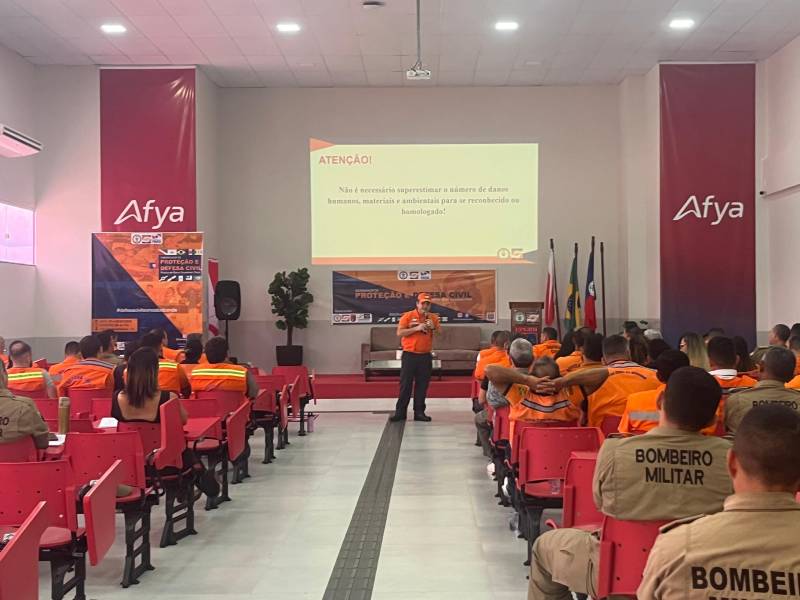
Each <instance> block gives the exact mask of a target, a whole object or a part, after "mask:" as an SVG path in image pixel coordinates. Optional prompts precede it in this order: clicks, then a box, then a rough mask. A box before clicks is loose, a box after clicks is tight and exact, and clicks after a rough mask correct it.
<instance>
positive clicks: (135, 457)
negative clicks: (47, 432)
mask: <svg viewBox="0 0 800 600" xmlns="http://www.w3.org/2000/svg"><path fill="white" fill-rule="evenodd" d="M64 458H66V459H67V460H69V462H70V464H71V465H72V472H73V473H74V475H75V481H76V482H77V483H78V484H79V485H82V484H84V483H88V482H90V481H92V480H93V479H99V478H100V477H101V476H102V475H103V473H105V472H106V471H107V470H108V469H109V468H110V467H111V465H113V464H114V463H115V462H117V461H118V462H119V463H120V465H119V476H120V483H124V484H125V485H129V486H131V487H134V488H138V489H144V488H146V487H147V483H146V479H145V473H144V451H143V450H142V439H141V437H140V436H139V434H138V433H137V432H136V431H109V432H107V433H103V434H94V433H72V432H70V433H68V434H67V440H66V442H65V444H64Z"/></svg>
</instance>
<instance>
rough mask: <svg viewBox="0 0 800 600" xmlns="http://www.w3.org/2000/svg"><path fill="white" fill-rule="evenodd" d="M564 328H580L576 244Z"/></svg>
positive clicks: (576, 245)
mask: <svg viewBox="0 0 800 600" xmlns="http://www.w3.org/2000/svg"><path fill="white" fill-rule="evenodd" d="M564 326H565V327H566V328H567V331H569V330H571V329H572V330H575V329H577V328H579V327H580V326H581V290H580V284H579V283H578V244H575V256H573V257H572V271H571V273H570V275H569V285H568V286H567V310H566V311H565V312H564Z"/></svg>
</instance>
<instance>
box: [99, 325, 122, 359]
mask: <svg viewBox="0 0 800 600" xmlns="http://www.w3.org/2000/svg"><path fill="white" fill-rule="evenodd" d="M97 339H98V340H100V352H99V353H98V354H97V358H99V359H100V360H104V361H106V362H107V363H111V364H112V365H114V366H117V365H118V364H120V363H121V362H122V359H120V357H119V356H117V354H116V352H115V350H116V349H117V334H116V333H114V332H113V331H111V330H110V329H106V330H105V331H101V332H100V333H98V334H97Z"/></svg>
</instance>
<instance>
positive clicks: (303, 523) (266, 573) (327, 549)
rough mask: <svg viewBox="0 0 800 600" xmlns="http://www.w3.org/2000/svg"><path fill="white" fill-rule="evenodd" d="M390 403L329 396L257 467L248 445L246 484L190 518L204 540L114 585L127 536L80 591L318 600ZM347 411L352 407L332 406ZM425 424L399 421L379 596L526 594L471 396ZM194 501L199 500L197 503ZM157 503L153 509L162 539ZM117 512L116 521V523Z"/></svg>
mask: <svg viewBox="0 0 800 600" xmlns="http://www.w3.org/2000/svg"><path fill="white" fill-rule="evenodd" d="M392 407H393V402H392V401H389V400H364V399H359V400H352V401H347V400H329V401H320V404H319V405H318V406H317V407H316V410H318V411H319V412H325V413H326V414H322V415H321V416H320V417H319V419H318V421H317V428H316V432H315V433H314V434H312V435H309V436H307V437H305V438H298V437H297V436H296V434H295V431H296V426H295V425H292V435H291V438H290V439H291V442H292V444H291V446H290V447H289V448H287V449H286V450H283V451H279V452H278V459H277V461H276V462H275V463H273V464H271V465H262V464H261V462H260V461H261V457H262V456H263V437H262V436H261V434H260V433H259V434H257V435H256V437H255V438H254V439H253V440H251V443H252V447H253V454H252V457H251V464H250V473H251V475H252V477H251V478H250V479H248V480H247V481H246V482H245V483H243V484H240V485H236V486H231V497H232V498H233V501H232V502H229V503H226V504H224V505H223V506H222V507H221V508H219V509H218V510H215V511H211V512H205V511H203V510H202V509H201V510H199V511H198V512H197V521H196V528H197V531H198V532H199V535H197V536H192V537H190V538H186V539H184V540H182V541H181V542H180V543H179V545H178V546H173V547H170V548H165V549H163V550H162V549H159V548H157V547H154V549H153V564H154V565H155V566H156V570H155V571H153V572H150V573H147V574H145V575H144V576H143V577H142V579H141V583H140V584H139V585H138V586H133V587H131V588H129V589H127V590H124V589H122V588H120V587H119V578H120V573H121V568H122V556H123V544H122V543H121V540H122V531H121V527H120V529H119V530H118V539H117V542H116V543H115V545H114V547H113V548H112V550H111V552H110V553H109V555H108V556H107V557H106V559H105V560H104V562H103V563H102V564H101V565H100V566H99V567H97V568H90V569H89V575H88V581H89V584H88V586H87V598H90V599H96V600H118V599H123V598H124V599H128V600H131V599H134V598H142V597H147V598H153V599H155V600H161V599H171V600H190V599H191V600H197V599H200V598H203V599H211V598H223V597H224V598H225V599H226V600H244V599H251V600H252V599H253V598H264V599H272V598H275V599H278V598H280V599H285V600H300V599H301V598H302V599H313V600H320V599H321V598H322V596H323V593H324V590H325V587H326V585H327V583H328V578H329V576H330V573H331V569H332V568H333V565H334V562H335V560H336V556H337V554H338V552H339V547H340V545H341V543H342V540H343V538H344V534H345V531H346V530H347V527H348V524H349V522H350V517H351V515H352V513H353V509H354V507H355V504H356V500H357V499H358V495H359V493H360V491H361V487H362V485H363V483H364V479H365V477H366V475H367V471H368V470H369V465H370V463H371V461H372V458H373V455H374V454H375V449H376V446H377V444H378V440H379V439H380V437H381V433H382V431H383V427H384V424H385V422H386V414H372V413H371V412H349V411H364V410H368V411H372V410H378V411H379V410H387V409H390V408H392ZM329 411H348V412H329ZM428 412H429V413H430V415H431V416H432V417H433V418H434V421H433V423H427V424H426V423H414V422H409V423H408V424H407V426H406V429H405V435H404V438H403V443H402V447H401V450H400V458H399V463H398V467H397V474H396V479H395V484H394V491H393V494H392V500H391V505H390V508H389V516H388V520H387V526H386V531H385V534H384V539H383V546H382V550H381V556H380V561H379V563H378V572H377V576H376V580H375V589H374V592H373V596H372V597H373V599H375V600H395V599H397V600H400V599H409V600H410V599H422V600H428V599H430V600H434V599H435V600H450V599H453V600H456V599H458V600H471V599H485V600H511V599H512V598H514V599H517V598H524V597H525V593H526V586H527V582H526V579H525V575H526V570H525V567H523V566H522V560H523V559H524V553H525V546H524V542H522V541H521V540H517V539H516V536H515V535H514V534H513V533H512V532H511V531H509V529H508V526H507V521H508V517H509V516H510V514H511V513H510V509H504V508H502V507H500V506H498V505H497V502H496V499H495V498H493V497H492V492H493V487H492V486H493V483H492V482H491V481H490V480H489V479H488V477H487V476H486V472H485V466H486V461H485V460H484V459H483V458H482V456H481V453H480V449H479V448H476V447H475V446H473V442H474V440H475V435H474V427H473V426H472V414H471V412H470V411H469V406H468V401H467V400H463V399H458V400H447V399H443V400H431V401H429V411H428ZM198 506H199V505H198ZM162 515H163V508H162V507H155V509H154V513H153V516H154V518H153V533H152V535H151V539H152V540H153V542H154V543H155V544H157V543H158V536H159V535H160V532H161V526H162V524H163V516H162ZM121 522H122V521H121V518H120V517H118V525H120V526H121ZM49 597H50V596H49V569H48V568H47V567H46V566H45V565H42V566H41V568H40V598H41V599H42V600H44V599H46V598H49Z"/></svg>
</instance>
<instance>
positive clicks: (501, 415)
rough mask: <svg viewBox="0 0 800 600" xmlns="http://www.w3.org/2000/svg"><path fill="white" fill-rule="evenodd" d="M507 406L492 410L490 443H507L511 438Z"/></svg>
mask: <svg viewBox="0 0 800 600" xmlns="http://www.w3.org/2000/svg"><path fill="white" fill-rule="evenodd" d="M508 413H509V408H508V406H501V407H500V408H495V409H494V425H493V427H492V441H493V442H494V443H495V444H496V443H498V442H508V441H509V439H510V438H511V420H510V419H509V417H508Z"/></svg>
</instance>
